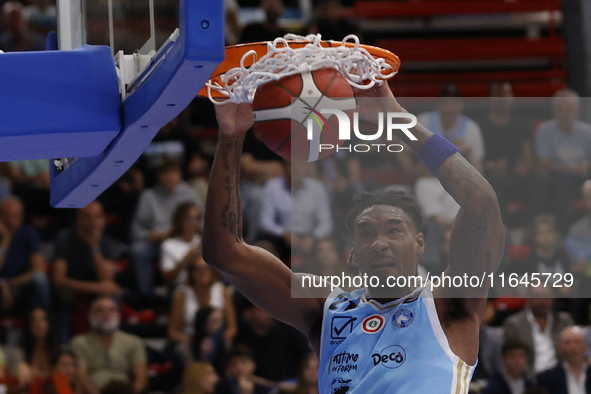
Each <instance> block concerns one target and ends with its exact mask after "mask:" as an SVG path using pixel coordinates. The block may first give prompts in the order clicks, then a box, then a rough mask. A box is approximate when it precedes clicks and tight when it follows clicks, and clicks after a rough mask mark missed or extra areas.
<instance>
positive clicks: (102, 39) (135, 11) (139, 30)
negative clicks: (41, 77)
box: [58, 0, 179, 55]
mask: <svg viewBox="0 0 591 394" xmlns="http://www.w3.org/2000/svg"><path fill="white" fill-rule="evenodd" d="M58 8H59V10H58V13H59V32H58V41H59V43H58V47H59V49H61V50H64V49H74V48H77V47H78V46H80V45H82V44H91V45H108V46H110V47H111V50H112V51H113V54H116V53H117V52H118V51H120V50H122V51H123V52H124V53H125V54H132V53H140V54H146V55H147V54H149V53H151V52H152V51H156V50H158V48H160V47H161V46H162V45H163V44H164V43H165V42H166V40H167V39H168V38H169V37H170V35H171V34H172V33H173V32H174V30H175V29H176V28H178V26H179V3H178V0H98V1H90V0H59V1H58Z"/></svg>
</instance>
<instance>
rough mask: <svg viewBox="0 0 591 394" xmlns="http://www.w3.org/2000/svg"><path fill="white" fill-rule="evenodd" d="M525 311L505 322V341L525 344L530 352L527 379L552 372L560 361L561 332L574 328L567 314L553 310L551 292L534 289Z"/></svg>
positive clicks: (542, 288) (539, 288)
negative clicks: (534, 375) (558, 357)
mask: <svg viewBox="0 0 591 394" xmlns="http://www.w3.org/2000/svg"><path fill="white" fill-rule="evenodd" d="M529 292H530V293H529V296H530V297H532V298H528V300H527V303H526V306H525V308H524V309H523V310H522V311H520V312H518V313H516V314H515V315H513V316H511V317H509V318H507V319H506V320H505V324H504V328H505V340H506V341H522V342H524V343H525V344H526V345H527V346H528V347H529V349H530V351H529V354H528V375H529V376H531V375H532V374H534V373H539V372H541V371H544V370H546V369H548V368H552V367H553V366H554V365H556V362H557V361H558V359H557V355H556V349H555V346H556V344H558V336H559V335H560V332H561V331H562V330H563V329H564V328H566V327H568V326H571V325H572V324H573V319H572V317H571V316H570V315H569V314H568V313H566V312H556V311H554V310H553V308H552V306H553V302H554V299H553V298H550V297H552V289H550V288H548V287H531V288H530V289H529Z"/></svg>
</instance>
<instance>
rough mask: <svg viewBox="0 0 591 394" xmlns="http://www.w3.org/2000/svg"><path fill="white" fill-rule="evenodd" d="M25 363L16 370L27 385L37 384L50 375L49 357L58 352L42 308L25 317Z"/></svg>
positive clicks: (23, 342) (45, 313) (46, 316)
mask: <svg viewBox="0 0 591 394" xmlns="http://www.w3.org/2000/svg"><path fill="white" fill-rule="evenodd" d="M21 346H22V348H23V349H24V351H25V361H24V362H21V363H20V364H19V365H18V367H17V369H18V374H19V376H21V377H24V378H25V380H26V381H27V384H32V383H35V382H39V381H40V380H44V379H46V378H48V377H49V376H50V374H51V357H52V355H53V354H54V353H55V352H56V351H57V350H58V344H57V341H56V339H55V335H54V333H53V330H52V328H51V325H50V323H49V315H48V314H47V311H46V310H45V309H43V308H35V309H33V310H32V311H31V313H29V315H28V316H27V322H26V326H25V331H24V335H23V340H22V345H21Z"/></svg>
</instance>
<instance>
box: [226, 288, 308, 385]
mask: <svg viewBox="0 0 591 394" xmlns="http://www.w3.org/2000/svg"><path fill="white" fill-rule="evenodd" d="M239 298H240V302H239V304H241V305H242V308H241V315H242V319H243V322H244V325H242V326H241V328H240V330H239V331H238V335H237V336H236V340H235V342H234V343H235V344H242V345H245V346H247V347H248V348H249V349H251V350H252V351H253V356H254V361H255V362H256V365H257V368H256V371H255V375H256V376H260V377H261V378H264V379H267V380H270V381H272V382H281V381H283V380H287V379H293V378H295V377H296V375H297V371H298V366H299V365H300V363H301V362H302V360H303V359H304V357H305V356H306V354H308V353H309V351H310V346H309V345H308V341H307V340H306V338H305V337H304V336H303V335H302V334H301V333H300V332H298V331H296V330H295V329H294V328H292V327H291V326H288V325H286V324H284V323H281V322H279V321H277V320H275V319H274V318H273V317H272V316H271V315H269V314H268V313H267V312H265V311H263V310H262V309H260V308H258V307H257V306H255V305H253V304H252V303H251V302H250V301H248V300H246V299H245V298H243V297H241V296H239Z"/></svg>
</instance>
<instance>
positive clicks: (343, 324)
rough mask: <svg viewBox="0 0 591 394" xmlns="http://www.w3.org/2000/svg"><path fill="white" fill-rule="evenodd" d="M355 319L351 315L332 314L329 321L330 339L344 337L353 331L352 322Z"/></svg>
mask: <svg viewBox="0 0 591 394" xmlns="http://www.w3.org/2000/svg"><path fill="white" fill-rule="evenodd" d="M355 321H357V318H356V317H353V316H333V317H332V321H331V322H330V337H331V338H332V339H340V340H342V339H346V338H347V337H348V336H349V334H351V333H352V332H353V328H354V327H353V323H354V322H355Z"/></svg>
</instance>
